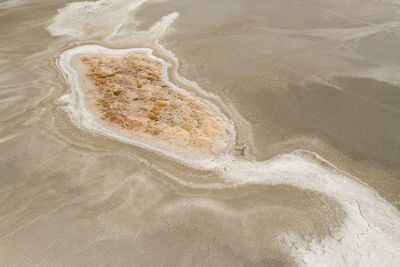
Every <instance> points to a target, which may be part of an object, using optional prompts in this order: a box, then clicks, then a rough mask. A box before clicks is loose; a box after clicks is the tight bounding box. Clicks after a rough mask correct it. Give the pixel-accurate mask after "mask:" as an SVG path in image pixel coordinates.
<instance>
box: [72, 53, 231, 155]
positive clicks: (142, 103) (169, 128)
mask: <svg viewBox="0 0 400 267" xmlns="http://www.w3.org/2000/svg"><path fill="white" fill-rule="evenodd" d="M74 62H75V63H74V64H75V67H76V68H77V69H78V70H79V71H80V73H81V77H80V82H81V87H82V89H83V91H84V93H85V96H86V101H87V102H88V103H87V104H88V106H89V108H90V109H91V111H92V112H94V113H95V115H96V117H97V118H98V119H99V120H100V122H102V123H103V124H106V125H107V126H108V127H111V128H112V129H113V130H114V131H118V132H120V133H123V134H124V135H128V136H130V137H133V138H136V139H137V138H139V139H146V140H149V141H153V142H155V143H158V144H161V145H167V146H169V147H171V146H172V147H176V148H179V149H180V150H184V151H188V152H201V153H206V154H214V155H215V154H220V153H224V152H226V150H227V149H228V147H229V142H230V139H231V137H232V136H231V133H230V129H229V125H228V122H227V121H226V120H225V119H224V118H223V117H222V116H221V115H219V114H218V113H217V111H216V110H214V109H213V108H212V107H211V106H210V105H208V104H207V103H205V102H203V101H201V100H199V99H198V98H195V97H193V96H191V95H190V94H188V93H184V92H182V91H180V90H177V89H176V88H174V87H172V86H171V85H170V84H169V83H168V82H167V81H165V80H164V78H163V68H164V66H163V63H162V62H161V61H158V60H156V59H153V58H151V57H149V56H148V55H147V54H146V53H144V52H134V53H129V54H124V55H115V54H89V55H84V56H78V60H75V61H74Z"/></svg>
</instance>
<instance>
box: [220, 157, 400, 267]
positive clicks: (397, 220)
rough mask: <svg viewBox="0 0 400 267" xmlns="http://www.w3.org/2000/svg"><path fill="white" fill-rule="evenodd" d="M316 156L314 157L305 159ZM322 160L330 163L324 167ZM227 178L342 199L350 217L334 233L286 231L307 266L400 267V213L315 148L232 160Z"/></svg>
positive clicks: (298, 257) (284, 239)
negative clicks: (307, 236)
mask: <svg viewBox="0 0 400 267" xmlns="http://www.w3.org/2000/svg"><path fill="white" fill-rule="evenodd" d="M306 155H311V156H312V157H314V159H315V160H309V159H306V157H305V156H306ZM317 162H320V163H323V164H325V165H328V166H329V168H324V167H322V166H321V165H320V164H318V163H317ZM223 177H224V178H225V179H226V180H228V181H231V182H233V183H235V184H236V185H243V184H270V185H278V184H286V185H291V186H296V187H299V188H302V189H305V190H313V191H317V192H322V193H324V194H326V195H328V196H329V197H331V198H333V199H335V200H336V201H337V202H338V203H340V204H341V206H342V207H343V210H344V211H345V212H346V218H345V221H344V223H343V225H342V226H341V228H340V229H338V231H337V232H335V233H333V234H332V235H333V236H332V238H329V237H328V238H326V239H324V240H322V241H317V240H313V241H312V242H311V243H309V242H307V241H305V240H304V239H303V238H302V237H300V236H298V235H297V234H295V233H282V234H281V235H280V236H279V237H278V238H277V240H276V241H277V242H278V243H281V244H284V245H289V244H290V247H291V251H290V253H291V255H292V257H293V258H294V259H295V260H296V262H297V263H298V264H300V265H302V266H400V213H399V211H398V210H397V209H396V208H395V207H393V206H392V205H391V204H390V203H388V202H387V201H386V200H385V199H383V198H382V197H381V196H379V194H378V193H377V192H376V191H375V190H374V189H372V188H370V187H369V186H367V185H365V184H363V183H362V182H360V181H358V179H356V178H354V177H352V176H350V175H349V174H347V173H345V172H342V171H340V170H338V169H336V168H335V167H334V166H333V165H332V164H331V163H329V162H328V161H326V160H324V159H322V158H321V157H320V156H318V155H317V154H316V153H313V152H309V151H298V152H294V153H292V154H285V155H280V156H279V157H277V158H275V159H272V160H270V161H266V162H248V161H240V160H233V161H231V162H228V163H227V164H226V165H225V172H224V174H223Z"/></svg>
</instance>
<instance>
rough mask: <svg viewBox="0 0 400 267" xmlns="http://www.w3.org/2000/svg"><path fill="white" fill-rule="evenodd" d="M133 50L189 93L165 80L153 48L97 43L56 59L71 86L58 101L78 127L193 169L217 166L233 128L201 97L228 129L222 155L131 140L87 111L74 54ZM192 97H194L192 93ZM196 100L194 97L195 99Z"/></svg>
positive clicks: (232, 133) (233, 134) (69, 51)
mask: <svg viewBox="0 0 400 267" xmlns="http://www.w3.org/2000/svg"><path fill="white" fill-rule="evenodd" d="M134 52H141V53H145V54H146V56H147V57H149V58H151V59H153V60H156V61H160V62H162V63H163V73H162V79H163V80H164V81H165V82H166V83H167V84H168V85H169V86H170V87H171V88H173V89H174V90H176V91H178V92H180V93H182V94H185V95H190V94H189V93H188V92H186V91H185V90H183V89H181V88H179V87H176V86H174V85H173V84H171V83H170V82H168V78H167V69H168V63H166V62H165V61H163V60H162V59H160V58H157V57H155V56H153V55H152V50H151V49H149V48H140V49H139V48H134V49H116V50H114V49H107V48H104V47H101V46H97V45H85V46H80V47H76V48H73V49H70V50H67V51H65V52H63V53H62V54H61V56H60V58H59V60H58V62H57V64H58V66H59V67H60V69H61V70H62V71H63V73H64V74H65V75H66V79H67V81H68V82H69V84H70V85H71V89H72V90H71V92H70V94H68V95H65V96H63V97H62V98H61V101H63V102H65V103H67V104H68V105H67V106H66V110H67V111H68V112H69V113H70V115H71V118H72V119H73V121H74V122H76V123H77V124H78V125H79V126H82V127H83V128H86V129H88V130H90V131H93V132H96V133H99V134H103V135H106V136H109V137H112V138H114V139H118V140H121V141H123V142H127V143H131V144H134V145H136V146H139V147H142V148H146V149H149V150H152V151H156V152H159V153H161V154H163V155H167V156H169V157H171V158H173V159H176V160H178V161H180V162H182V163H184V164H187V165H190V166H192V167H194V168H199V169H212V168H216V167H218V164H217V160H216V159H217V158H218V157H220V158H223V157H226V155H227V154H228V153H229V151H230V150H231V149H232V146H233V140H234V139H235V135H236V132H235V129H234V126H233V124H232V123H231V122H230V121H229V120H228V119H227V118H226V117H225V116H224V115H223V114H222V113H221V112H220V111H219V109H218V107H216V106H215V105H213V104H212V103H209V102H207V101H206V100H204V99H201V100H199V101H201V102H204V103H205V104H207V105H208V106H209V107H210V108H211V109H212V110H213V111H214V112H215V113H216V114H217V115H218V116H219V117H220V118H221V119H222V120H223V121H224V122H225V126H226V127H227V128H226V129H227V131H228V133H229V134H228V135H227V137H228V140H226V142H227V147H226V150H225V152H226V153H222V154H216V155H213V156H210V155H201V154H200V153H192V154H189V153H187V152H188V151H183V150H180V149H179V148H177V149H176V150H173V149H171V146H163V145H160V144H157V143H152V142H149V141H148V140H143V139H140V138H139V139H132V138H129V137H126V136H124V135H121V134H119V133H117V132H115V131H113V130H111V129H109V128H107V127H105V126H104V125H103V124H102V123H100V122H99V119H97V118H96V116H95V115H94V114H93V113H92V112H91V111H90V110H89V108H88V104H87V103H86V101H85V98H86V96H85V93H84V92H83V90H82V88H81V86H80V80H79V74H80V73H79V72H78V71H77V70H76V69H75V68H74V67H73V66H72V65H71V61H72V60H73V57H74V56H76V55H82V56H86V55H91V54H102V53H103V54H109V55H124V54H129V53H134ZM192 97H193V98H195V97H194V96H192ZM195 99H196V98H195Z"/></svg>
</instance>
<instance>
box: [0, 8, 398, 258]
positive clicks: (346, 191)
mask: <svg viewBox="0 0 400 267" xmlns="http://www.w3.org/2000/svg"><path fill="white" fill-rule="evenodd" d="M399 18H400V3H399V2H398V1H389V0H388V1H367V0H350V1H337V0H324V1H322V0H304V1H294V0H283V1H282V0H279V1H278V0H276V1H275V0H268V1H261V0H260V1H258V0H251V1H248V0H246V1H245V0H234V1H232V0H229V1H228V0H219V1H211V0H203V1H199V0H197V1H196V0H185V1H184V0H148V1H145V0H136V1H132V0H130V1H127V0H126V1H125V0H115V1H111V0H100V1H92V2H72V1H50V0H36V1H27V0H8V1H5V0H2V1H0V36H1V38H0V55H1V56H0V95H1V98H0V110H1V112H0V121H1V124H0V265H1V266H33V265H35V266H36V265H39V266H398V265H400V213H399V208H400V79H399V75H398V74H399V73H400V49H399V47H400V20H399ZM93 44H95V45H99V46H103V47H106V48H110V49H130V48H150V49H152V53H153V55H154V56H155V57H157V58H160V59H162V60H164V61H165V62H167V63H168V64H169V69H168V76H169V80H170V82H171V83H173V84H175V85H176V86H177V87H180V88H183V89H184V90H185V91H186V92H188V93H191V94H192V95H193V96H194V97H199V98H200V99H204V100H206V101H207V103H210V105H212V106H215V107H216V108H218V110H219V111H220V112H221V113H222V114H223V115H224V116H226V118H227V119H228V120H229V121H231V122H232V124H233V125H234V127H235V129H236V137H235V144H234V147H233V148H232V149H231V150H230V151H229V152H227V153H226V154H224V155H222V156H221V155H220V156H217V157H215V158H213V159H211V160H208V161H206V162H205V161H201V160H199V161H196V160H192V161H190V162H188V161H187V159H186V158H179V157H175V156H174V155H172V154H164V153H163V152H162V151H159V150H157V149H153V148H151V147H148V146H142V145H140V144H137V143H132V142H129V141H127V140H126V139H124V138H120V137H119V136H118V135H114V134H110V132H107V131H102V130H99V129H98V128H94V127H92V125H90V124H89V123H88V121H87V120H86V119H85V118H87V117H85V115H84V114H83V113H82V112H80V110H79V106H78V104H77V99H76V98H75V94H76V92H75V91H74V89H73V86H72V85H71V83H70V81H69V80H68V77H67V76H66V75H65V73H63V71H62V68H61V67H60V56H61V54H62V53H63V52H65V51H67V50H69V49H73V48H76V47H79V46H82V45H93ZM82 114H83V115H82Z"/></svg>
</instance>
